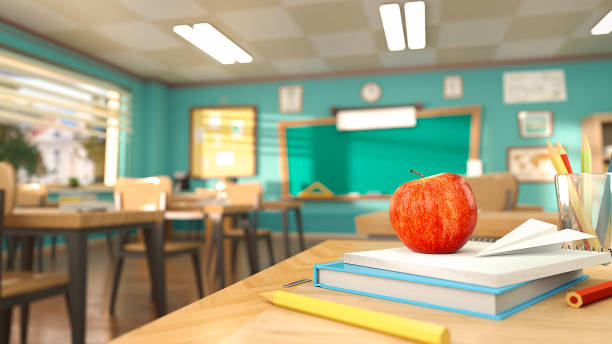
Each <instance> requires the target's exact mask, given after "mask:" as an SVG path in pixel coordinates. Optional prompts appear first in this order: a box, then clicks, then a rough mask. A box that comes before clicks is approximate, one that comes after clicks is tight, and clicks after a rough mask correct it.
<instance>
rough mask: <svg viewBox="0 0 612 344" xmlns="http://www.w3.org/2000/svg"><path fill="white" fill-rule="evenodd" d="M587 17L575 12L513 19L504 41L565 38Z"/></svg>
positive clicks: (582, 13)
mask: <svg viewBox="0 0 612 344" xmlns="http://www.w3.org/2000/svg"><path fill="white" fill-rule="evenodd" d="M587 17H588V12H576V13H564V14H551V15H540V16H531V17H519V18H514V20H512V23H511V24H510V27H509V28H508V31H507V32H506V36H505V39H506V40H507V41H513V40H531V39H540V38H561V37H567V36H569V34H570V33H571V32H572V31H573V30H574V29H575V28H576V27H577V26H578V24H580V23H581V22H582V21H583V20H585V19H586V18H587Z"/></svg>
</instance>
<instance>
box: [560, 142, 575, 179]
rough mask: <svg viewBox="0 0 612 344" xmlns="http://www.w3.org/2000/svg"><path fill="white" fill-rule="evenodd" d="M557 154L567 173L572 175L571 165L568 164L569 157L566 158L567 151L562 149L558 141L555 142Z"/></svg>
mask: <svg viewBox="0 0 612 344" xmlns="http://www.w3.org/2000/svg"><path fill="white" fill-rule="evenodd" d="M557 152H558V153H559V155H560V156H561V160H562V161H563V165H565V169H566V170H567V173H569V174H573V173H574V172H573V171H572V165H571V164H570V161H569V157H568V156H567V151H566V150H565V148H563V146H562V145H561V142H559V140H557Z"/></svg>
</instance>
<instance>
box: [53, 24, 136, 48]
mask: <svg viewBox="0 0 612 344" xmlns="http://www.w3.org/2000/svg"><path fill="white" fill-rule="evenodd" d="M47 36H49V37H50V38H53V39H55V40H57V41H60V42H62V43H64V44H66V45H68V46H71V47H75V48H77V49H79V50H82V51H86V52H88V53H90V54H99V53H109V52H114V51H126V50H129V49H128V47H127V46H125V45H123V44H121V43H119V42H117V41H115V40H112V39H109V38H107V37H106V36H104V35H101V34H99V33H97V32H95V31H93V30H90V29H85V28H82V29H73V30H65V31H56V32H50V33H48V34H47Z"/></svg>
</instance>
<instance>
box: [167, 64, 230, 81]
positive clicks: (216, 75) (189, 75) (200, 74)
mask: <svg viewBox="0 0 612 344" xmlns="http://www.w3.org/2000/svg"><path fill="white" fill-rule="evenodd" d="M174 71H175V72H176V73H177V74H179V75H182V76H183V78H185V79H186V80H188V81H214V80H227V79H232V78H233V77H234V76H233V75H232V73H230V72H229V71H228V70H227V69H226V68H225V67H224V66H223V65H210V66H186V67H179V68H176V69H174Z"/></svg>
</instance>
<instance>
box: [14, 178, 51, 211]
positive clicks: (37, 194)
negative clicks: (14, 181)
mask: <svg viewBox="0 0 612 344" xmlns="http://www.w3.org/2000/svg"><path fill="white" fill-rule="evenodd" d="M48 193H49V191H48V190H47V186H46V185H43V184H39V183H30V184H19V185H18V186H17V196H16V200H15V205H16V206H18V207H40V206H42V205H44V203H45V200H46V199H47V195H48Z"/></svg>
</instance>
